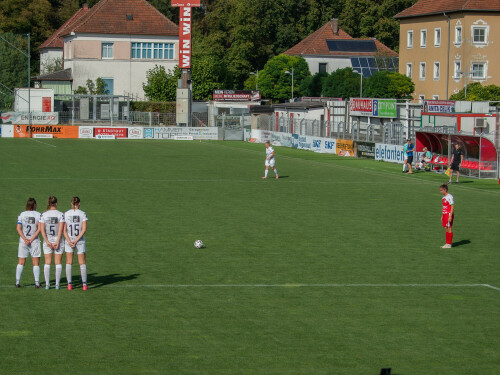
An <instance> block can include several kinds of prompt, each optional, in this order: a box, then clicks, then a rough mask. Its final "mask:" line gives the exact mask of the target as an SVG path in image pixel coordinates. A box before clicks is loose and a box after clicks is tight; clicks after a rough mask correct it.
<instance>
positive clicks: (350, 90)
mask: <svg viewBox="0 0 500 375" xmlns="http://www.w3.org/2000/svg"><path fill="white" fill-rule="evenodd" d="M361 79H363V83H364V82H365V81H366V79H365V78H360V75H359V74H357V73H354V71H353V70H352V68H344V69H337V70H336V71H334V72H332V73H331V74H330V75H329V76H328V77H326V78H325V80H324V82H323V95H324V96H330V97H334V98H342V99H350V98H351V97H353V98H359V94H360V86H361ZM363 96H366V95H363Z"/></svg>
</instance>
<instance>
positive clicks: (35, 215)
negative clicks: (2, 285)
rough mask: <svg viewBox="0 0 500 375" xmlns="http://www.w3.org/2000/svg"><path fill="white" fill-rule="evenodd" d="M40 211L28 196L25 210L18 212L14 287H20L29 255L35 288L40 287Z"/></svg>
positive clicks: (33, 199) (34, 201) (33, 200)
mask: <svg viewBox="0 0 500 375" xmlns="http://www.w3.org/2000/svg"><path fill="white" fill-rule="evenodd" d="M39 223H40V212H37V211H36V200H35V198H28V201H27V202H26V211H23V212H21V213H20V214H19V216H18V218H17V228H16V229H17V233H19V249H18V254H17V256H18V258H19V262H18V264H17V268H16V285H15V286H16V288H20V287H21V284H20V282H21V275H22V273H23V268H24V265H25V264H26V258H27V257H28V255H31V261H32V262H33V275H34V276H35V288H40V266H39V264H40V255H41V251H40V240H39V238H38V235H39V234H40V224H39Z"/></svg>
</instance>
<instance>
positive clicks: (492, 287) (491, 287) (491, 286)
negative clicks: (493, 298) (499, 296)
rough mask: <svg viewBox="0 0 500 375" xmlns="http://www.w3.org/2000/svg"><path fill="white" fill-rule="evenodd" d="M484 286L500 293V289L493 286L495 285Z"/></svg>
mask: <svg viewBox="0 0 500 375" xmlns="http://www.w3.org/2000/svg"><path fill="white" fill-rule="evenodd" d="M484 286H485V287H486V288H490V289H495V290H498V291H500V288H497V287H496V286H493V285H490V284H484Z"/></svg>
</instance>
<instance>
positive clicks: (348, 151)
mask: <svg viewBox="0 0 500 375" xmlns="http://www.w3.org/2000/svg"><path fill="white" fill-rule="evenodd" d="M337 155H339V156H347V157H356V155H355V154H354V143H353V141H352V140H349V139H337Z"/></svg>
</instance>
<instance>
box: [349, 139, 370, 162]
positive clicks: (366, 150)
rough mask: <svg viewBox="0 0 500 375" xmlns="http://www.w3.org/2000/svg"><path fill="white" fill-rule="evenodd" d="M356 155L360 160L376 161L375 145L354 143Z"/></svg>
mask: <svg viewBox="0 0 500 375" xmlns="http://www.w3.org/2000/svg"><path fill="white" fill-rule="evenodd" d="M354 155H355V156H356V157H358V158H367V159H375V143H373V142H358V141H354Z"/></svg>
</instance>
